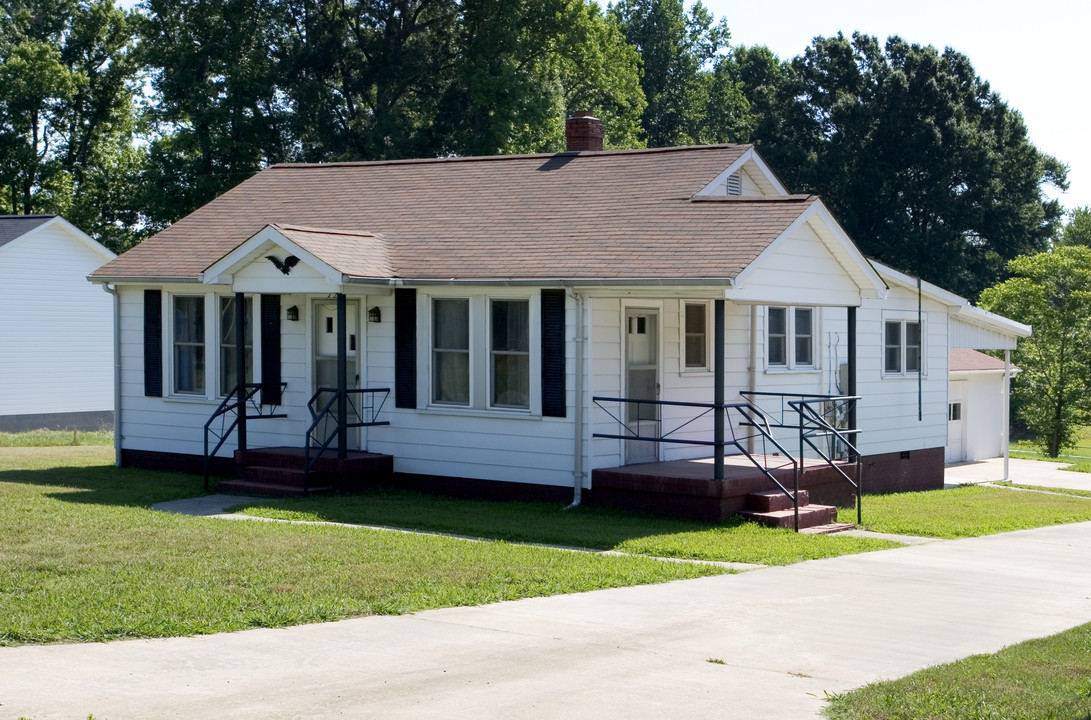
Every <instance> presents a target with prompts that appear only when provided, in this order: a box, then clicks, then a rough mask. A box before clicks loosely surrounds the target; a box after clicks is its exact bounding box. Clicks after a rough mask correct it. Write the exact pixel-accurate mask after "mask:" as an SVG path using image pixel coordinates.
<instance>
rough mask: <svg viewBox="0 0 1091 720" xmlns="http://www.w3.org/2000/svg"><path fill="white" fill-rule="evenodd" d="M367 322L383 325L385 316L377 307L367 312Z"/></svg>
mask: <svg viewBox="0 0 1091 720" xmlns="http://www.w3.org/2000/svg"><path fill="white" fill-rule="evenodd" d="M367 321H368V322H372V323H381V322H382V321H383V314H382V312H381V311H380V310H379V307H378V306H377V305H376V306H375V307H373V308H371V309H370V310H368V311H367Z"/></svg>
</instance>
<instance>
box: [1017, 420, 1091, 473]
mask: <svg viewBox="0 0 1091 720" xmlns="http://www.w3.org/2000/svg"><path fill="white" fill-rule="evenodd" d="M1009 452H1010V454H1011V457H1013V458H1019V459H1021V460H1045V461H1046V462H1063V463H1071V466H1070V467H1066V468H1063V469H1064V470H1068V471H1071V472H1085V473H1091V426H1084V427H1081V428H1080V429H1079V430H1078V431H1077V433H1076V442H1075V443H1074V444H1073V445H1072V446H1071V447H1066V448H1064V452H1062V453H1061V454H1059V455H1058V456H1057V457H1055V458H1051V457H1049V455H1047V454H1046V453H1044V452H1043V451H1042V448H1041V446H1040V445H1038V444H1036V443H1035V442H1034V441H1032V440H1019V441H1017V442H1013V443H1011V445H1010V449H1009Z"/></svg>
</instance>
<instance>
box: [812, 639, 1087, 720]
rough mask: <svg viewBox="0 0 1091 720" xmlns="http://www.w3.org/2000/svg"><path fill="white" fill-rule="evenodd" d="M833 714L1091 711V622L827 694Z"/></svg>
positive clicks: (1017, 717) (875, 719)
mask: <svg viewBox="0 0 1091 720" xmlns="http://www.w3.org/2000/svg"><path fill="white" fill-rule="evenodd" d="M825 715H826V716H827V717H828V718H831V720H947V719H948V718H959V720H1050V719H1053V720H1079V719H1081V718H1082V719H1084V720H1086V718H1091V624H1088V625H1082V626H1080V627H1077V628H1073V629H1072V630H1068V631H1066V632H1063V633H1059V634H1057V635H1053V636H1052V637H1047V638H1042V639H1039V640H1030V641H1027V642H1024V643H1020V644H1018V645H1012V646H1010V647H1007V648H1005V649H1003V650H1001V651H1000V652H998V653H995V654H992V655H975V656H973V657H969V658H966V659H964V660H959V661H957V662H953V663H949V664H947V665H937V666H936V667H932V668H928V669H927V670H922V671H920V672H918V673H914V674H912V675H909V676H907V677H904V678H901V679H900V680H891V681H887V682H878V683H873V684H871V685H867V686H866V687H863V688H860V689H859V690H854V691H852V692H848V693H844V694H841V695H837V696H835V697H833V698H832V699H831V700H830V703H829V705H828V706H827V707H826V710H825Z"/></svg>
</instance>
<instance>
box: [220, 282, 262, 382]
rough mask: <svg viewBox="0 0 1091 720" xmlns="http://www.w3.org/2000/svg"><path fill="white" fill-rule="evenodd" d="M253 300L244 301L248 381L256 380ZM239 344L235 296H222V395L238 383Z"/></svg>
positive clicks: (245, 355)
mask: <svg viewBox="0 0 1091 720" xmlns="http://www.w3.org/2000/svg"><path fill="white" fill-rule="evenodd" d="M253 318H254V313H253V302H252V301H251V299H250V298H246V300H245V301H244V302H243V329H242V337H243V350H244V353H245V354H244V360H245V363H246V382H247V383H250V382H253V381H254V329H253V328H254V323H253ZM238 352H239V350H238V345H237V344H236V339H235V298H234V297H221V298H220V395H227V394H228V393H231V392H232V391H234V390H235V386H236V385H237V384H238V357H239V355H238Z"/></svg>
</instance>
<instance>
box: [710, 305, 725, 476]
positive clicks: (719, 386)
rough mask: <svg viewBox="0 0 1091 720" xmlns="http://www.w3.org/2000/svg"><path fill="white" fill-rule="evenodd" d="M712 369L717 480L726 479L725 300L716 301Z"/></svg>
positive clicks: (714, 467) (715, 474) (714, 471)
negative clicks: (714, 390)
mask: <svg viewBox="0 0 1091 720" xmlns="http://www.w3.org/2000/svg"><path fill="white" fill-rule="evenodd" d="M713 325H714V328H715V329H714V330H713V340H712V353H713V361H712V368H713V374H714V375H715V380H714V382H715V386H716V393H715V403H716V408H715V415H714V425H713V434H714V436H713V440H714V442H715V443H716V462H715V465H714V466H713V475H712V477H713V478H714V479H715V480H719V481H722V480H723V479H724V419H725V418H724V415H725V410H724V300H723V298H720V299H718V300H716V301H715V314H714V318H713Z"/></svg>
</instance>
